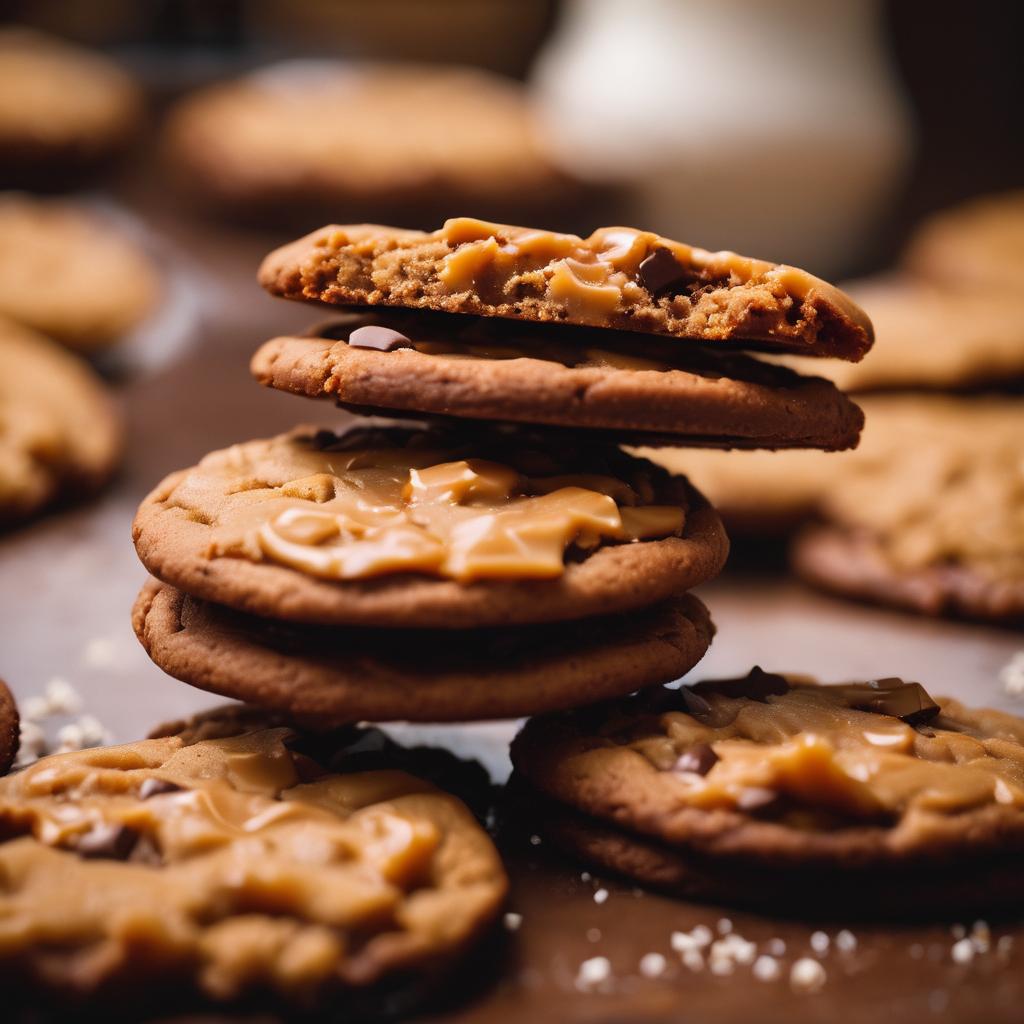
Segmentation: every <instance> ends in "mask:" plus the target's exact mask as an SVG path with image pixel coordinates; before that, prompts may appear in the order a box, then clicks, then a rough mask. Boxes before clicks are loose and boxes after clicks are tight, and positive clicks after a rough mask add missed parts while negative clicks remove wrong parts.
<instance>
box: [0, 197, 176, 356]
mask: <svg viewBox="0 0 1024 1024" xmlns="http://www.w3.org/2000/svg"><path fill="white" fill-rule="evenodd" d="M158 295H159V284H158V279H157V272H156V269H155V268H154V266H153V264H152V262H151V260H150V258H149V256H148V255H147V254H146V253H145V252H144V251H143V250H142V249H141V248H140V247H139V246H138V245H136V244H135V242H133V241H132V240H130V239H129V238H127V237H125V236H124V235H123V234H121V233H119V231H118V230H117V229H116V228H115V227H113V226H112V225H111V224H108V223H106V222H105V221H104V220H103V218H101V217H100V216H98V215H97V214H95V213H93V212H91V211H89V210H87V209H85V208H84V207H82V206H78V205H75V204H73V203H69V202H65V201H58V200H54V199H34V198H31V197H29V196H25V195H19V194H15V193H12V194H8V195H3V196H0V314H2V315H4V316H7V317H10V318H11V319H12V320H17V321H18V322H19V323H22V324H24V325H25V326H26V327H31V328H33V329H34V330H37V331H39V332H40V333H42V334H46V335H48V336H49V337H51V338H54V339H55V340H56V341H60V342H63V343H64V344H65V345H67V346H68V347H69V348H74V349H77V350H79V351H82V352H93V351H96V350H98V349H102V348H105V347H107V346H109V345H111V344H112V343H113V342H115V341H118V340H119V339H120V338H122V337H124V335H126V334H127V333H128V332H129V331H131V330H132V328H134V327H136V326H138V324H140V323H141V322H142V321H143V320H144V319H145V318H146V316H147V315H148V314H149V313H150V312H151V311H152V309H153V307H154V306H155V304H156V301H157V298H158Z"/></svg>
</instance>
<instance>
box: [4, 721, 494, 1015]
mask: <svg viewBox="0 0 1024 1024" xmlns="http://www.w3.org/2000/svg"><path fill="white" fill-rule="evenodd" d="M293 737H294V734H293V733H291V732H290V731H289V730H288V729H271V730H264V731H256V732H249V733H247V734H244V735H240V736H236V737H232V738H222V739H216V740H205V741H200V742H196V743H194V744H191V745H189V744H187V743H186V742H185V741H184V740H183V739H182V738H181V737H176V736H175V737H168V738H164V739H152V740H144V741H141V742H138V743H132V744H127V745H125V746H120V747H106V748H93V749H90V750H83V751H78V752H75V753H71V754H60V755H53V756H51V757H47V758H43V759H42V760H40V761H38V762H36V763H35V764H33V765H32V766H31V767H29V768H27V769H25V770H24V771H22V772H19V773H18V774H16V775H12V776H9V777H8V778H6V779H3V780H0V822H2V823H3V830H2V831H3V841H2V842H0V869H2V871H3V876H4V879H5V885H4V890H3V893H2V894H0V909H2V913H0V938H2V943H0V948H2V953H0V962H2V965H3V966H4V967H5V968H10V969H15V968H17V969H19V970H23V971H24V970H27V971H28V972H29V974H30V975H32V976H34V978H35V980H36V981H37V982H39V983H41V984H45V985H47V986H52V987H58V988H65V989H69V990H72V991H77V992H79V993H89V992H92V991H94V990H97V989H99V988H100V987H101V986H104V985H106V984H107V983H110V982H111V981H124V982H126V983H128V984H134V983H135V982H138V981H140V980H145V981H153V982H156V983H161V982H165V983H167V984H168V985H170V984H175V985H180V984H186V985H194V986H195V987H196V988H197V989H198V990H199V992H201V993H202V994H203V995H204V996H206V997H207V998H213V999H215V1000H231V999H234V998H236V997H239V996H241V995H244V994H248V993H251V992H255V991H266V990H268V989H269V990H271V991H273V992H276V993H278V994H281V995H284V996H287V997H289V998H292V999H299V1000H303V999H310V998H315V997H317V996H318V995H320V994H322V993H327V992H330V991H332V990H342V991H344V990H351V989H358V988H365V987H368V986H370V985H374V984H376V983H378V982H380V981H381V980H382V979H386V978H388V977H389V976H391V975H394V974H395V973H396V972H399V971H402V972H406V971H408V972H412V973H414V974H415V973H417V972H420V973H423V972H428V973H429V972H430V971H432V970H434V969H435V968H436V967H437V966H438V965H439V963H441V962H444V961H445V960H449V959H450V958H451V957H452V956H453V955H454V954H456V953H457V952H458V951H459V950H460V948H461V947H462V946H463V945H464V944H465V943H466V942H467V941H468V940H469V939H470V938H471V937H472V936H473V935H474V934H476V933H477V932H478V931H479V930H480V929H481V927H483V926H484V925H485V924H486V923H487V922H488V921H489V920H490V919H491V918H493V916H494V914H495V913H496V912H497V910H498V907H499V906H500V904H501V901H502V899H503V897H504V894H505V889H506V879H505V874H504V871H503V869H502V866H501V862H500V860H499V858H498V855H497V853H496V851H495V850H494V848H493V846H492V845H491V842H490V840H489V839H488V838H487V836H486V835H485V834H484V832H483V831H482V830H481V829H480V827H479V826H478V825H477V824H476V822H475V821H474V819H473V817H472V815H471V814H470V813H469V812H468V811H467V810H466V808H465V807H464V806H463V805H462V804H461V803H460V802H459V801H458V800H456V799H455V798H454V797H451V796H449V795H447V794H446V793H443V792H441V791H439V790H437V789H435V788H434V787H433V786H431V785H430V784H429V783H426V782H424V781H422V780H420V779H418V778H415V777H413V776H411V775H408V774H406V773H405V772H402V771H391V770H383V769H382V770H374V771H358V770H357V771H353V772H351V773H348V772H345V771H344V768H342V769H341V770H338V769H335V770H332V771H327V770H325V769H323V768H322V767H320V766H319V765H318V764H317V763H316V762H315V761H313V760H311V759H310V758H309V757H308V756H306V755H304V754H300V753H297V752H295V751H293V750H291V749H289V741H290V740H291V739H292V738H293ZM338 760H340V761H341V764H342V765H344V759H343V758H339V759H338ZM149 976H152V977H151V978H150V977H149Z"/></svg>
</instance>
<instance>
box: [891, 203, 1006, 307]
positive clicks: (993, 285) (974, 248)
mask: <svg viewBox="0 0 1024 1024" xmlns="http://www.w3.org/2000/svg"><path fill="white" fill-rule="evenodd" d="M904 262H905V263H906V264H907V266H908V267H910V269H912V270H913V271H915V272H916V273H918V274H921V275H922V276H924V277H929V278H931V279H933V280H935V281H938V282H940V283H941V284H943V285H945V286H947V287H950V288H953V289H955V290H959V289H966V288H978V289H983V290H988V291H993V292H995V293H997V297H998V295H999V294H1001V293H1004V292H1006V291H1009V292H1010V293H1015V294H1017V295H1019V294H1020V290H1021V287H1022V284H1024V190H1019V191H1016V192H1003V193H997V194H994V195H989V196H982V197H980V198H978V199H972V200H970V201H968V202H966V203H962V204H960V205H959V206H954V207H952V208H951V209H948V210H944V211H942V212H940V213H936V214H934V215H933V216H932V217H931V218H929V219H928V220H926V221H925V222H924V224H922V225H921V227H920V228H919V229H918V230H917V232H916V233H915V234H914V237H913V238H912V239H911V241H910V244H909V245H908V246H907V251H906V253H905V254H904Z"/></svg>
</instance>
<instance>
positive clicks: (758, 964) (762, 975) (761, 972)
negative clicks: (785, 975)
mask: <svg viewBox="0 0 1024 1024" xmlns="http://www.w3.org/2000/svg"><path fill="white" fill-rule="evenodd" d="M751 973H752V974H753V975H754V977H755V978H757V980H758V981H777V980H778V979H779V975H781V974H782V968H781V967H780V966H779V961H778V960H776V959H775V957H773V956H767V955H764V954H762V955H761V956H759V957H758V958H757V959H756V960H755V961H754V967H753V970H752V971H751Z"/></svg>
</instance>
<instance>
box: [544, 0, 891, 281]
mask: <svg viewBox="0 0 1024 1024" xmlns="http://www.w3.org/2000/svg"><path fill="white" fill-rule="evenodd" d="M533 84H534V87H535V93H536V98H537V101H538V104H539V106H540V111H541V114H542V117H543V119H544V122H545V124H546V127H547V132H548V134H549V137H550V144H551V146H552V147H553V149H554V152H555V156H556V159H558V160H559V161H560V162H561V163H562V164H563V165H564V166H565V167H566V168H567V169H568V170H570V171H572V172H573V173H575V174H578V175H581V176H582V177H584V178H585V179H596V180H602V181H607V180H611V181H615V182H619V183H622V184H625V185H627V186H629V187H630V189H631V191H632V192H634V193H635V196H636V205H637V208H636V211H635V217H636V220H637V221H638V226H641V227H648V228H652V229H656V230H657V231H659V232H661V233H663V234H666V235H674V236H676V237H678V238H681V239H683V240H686V241H691V242H697V243H699V244H702V245H705V246H708V247H712V248H719V247H728V248H733V249H738V250H741V251H743V252H746V253H748V254H750V255H756V256H763V257H765V258H768V259H775V260H784V261H787V262H791V263H797V264H800V265H803V266H806V267H808V268H810V269H812V270H815V271H817V272H819V273H822V274H830V273H832V272H833V271H835V270H837V269H839V268H842V267H843V266H847V265H849V264H850V263H851V262H852V261H853V260H855V259H856V256H857V252H858V250H859V249H860V247H861V245H862V244H863V241H864V240H865V238H867V237H868V235H869V233H870V231H871V230H872V228H873V227H875V226H876V225H877V223H878V217H879V216H880V215H881V213H882V212H883V210H884V209H885V204H886V201H887V200H890V199H891V198H892V195H893V192H894V188H895V187H896V186H897V185H898V184H899V182H900V181H901V178H902V175H903V172H904V171H905V169H906V166H907V163H908V159H909V156H910V152H911V122H910V116H909V113H908V109H907V106H906V104H905V102H904V99H903V96H902V93H901V91H900V89H899V86H898V84H897V82H896V79H895V76H894V74H893V72H892V69H891V68H890V66H889V61H888V57H887V54H886V50H885V40H884V38H883V35H882V32H881V25H880V19H879V4H878V3H876V2H875V0H713V2H710V3H709V2H707V0H703V2H698V0H569V2H568V4H567V6H566V9H565V12H564V18H563V22H562V25H561V28H560V30H559V31H558V32H557V33H556V35H555V36H554V37H553V38H552V40H551V41H550V43H549V44H548V46H547V47H546V49H545V50H544V51H543V52H542V54H541V56H540V58H539V60H538V63H537V66H536V69H535V73H534V83H533Z"/></svg>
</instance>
